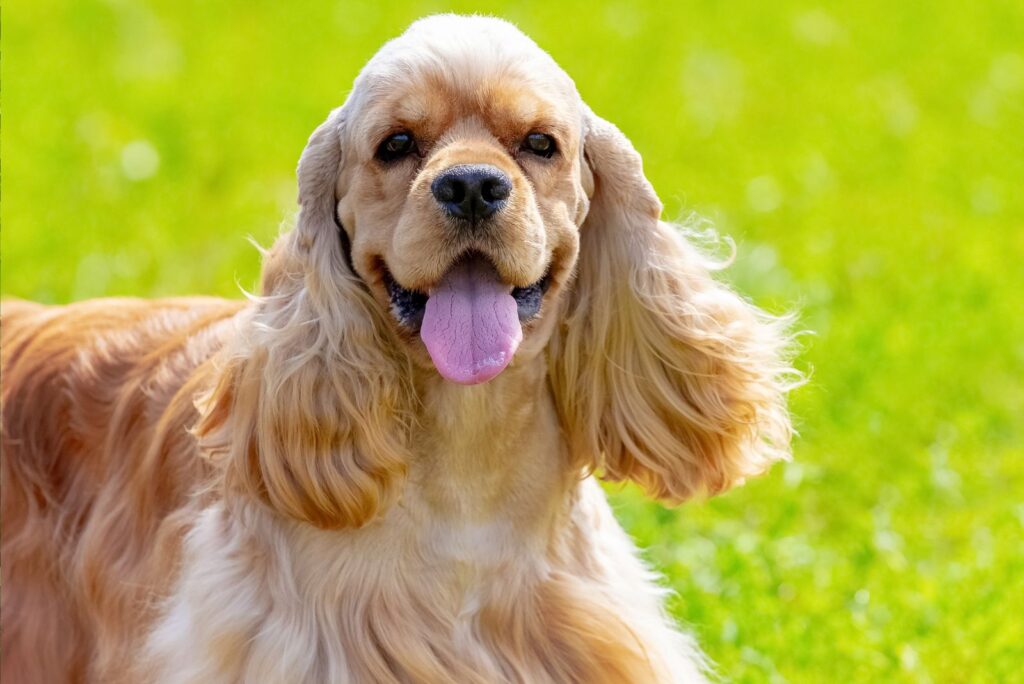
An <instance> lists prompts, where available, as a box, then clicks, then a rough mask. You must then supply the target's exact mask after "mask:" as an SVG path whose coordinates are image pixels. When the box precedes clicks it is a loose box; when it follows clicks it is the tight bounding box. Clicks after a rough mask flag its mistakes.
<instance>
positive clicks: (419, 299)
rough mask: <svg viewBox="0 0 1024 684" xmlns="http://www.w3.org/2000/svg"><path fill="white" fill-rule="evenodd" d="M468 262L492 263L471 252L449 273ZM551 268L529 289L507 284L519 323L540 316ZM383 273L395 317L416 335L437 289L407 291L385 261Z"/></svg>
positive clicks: (531, 284)
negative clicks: (514, 301)
mask: <svg viewBox="0 0 1024 684" xmlns="http://www.w3.org/2000/svg"><path fill="white" fill-rule="evenodd" d="M466 259H486V260H487V261H491V260H490V259H489V258H488V257H487V256H486V255H483V254H480V253H478V252H467V253H465V254H463V255H461V256H460V257H458V258H457V259H455V260H454V261H452V263H451V265H450V266H449V267H448V271H450V270H451V269H453V268H455V266H456V265H457V264H459V263H461V262H463V261H464V260H466ZM492 265H493V262H492ZM550 268H551V267H550V264H549V265H548V267H547V268H546V269H545V272H544V275H543V276H542V277H541V278H540V279H538V280H537V281H535V282H533V283H530V284H529V285H526V286H525V287H518V286H515V285H512V284H511V283H507V285H508V290H509V294H511V295H512V297H513V299H515V300H516V305H517V308H518V313H519V321H520V322H521V323H526V322H527V321H530V320H532V319H534V318H536V317H537V315H538V314H539V313H540V308H541V304H542V303H543V298H544V295H545V294H546V293H547V291H548V289H549V288H550V286H551V272H550ZM381 270H382V272H383V281H384V287H385V289H386V290H387V292H388V297H389V299H390V300H391V313H392V314H393V315H394V316H395V318H396V319H397V320H398V322H399V323H401V324H402V325H403V326H405V327H406V328H409V329H410V330H412V331H413V332H416V331H418V330H419V328H420V325H421V324H422V323H423V314H424V311H425V310H426V306H427V300H428V299H430V295H431V294H432V291H433V289H434V288H433V286H431V287H429V288H427V290H426V291H424V290H422V289H418V288H408V287H405V286H404V285H402V284H401V283H399V282H398V280H397V279H396V278H395V277H394V275H392V273H391V270H390V269H389V268H388V267H387V264H386V263H384V262H383V260H381ZM446 272H447V271H446Z"/></svg>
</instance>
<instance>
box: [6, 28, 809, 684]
mask: <svg viewBox="0 0 1024 684" xmlns="http://www.w3.org/2000/svg"><path fill="white" fill-rule="evenodd" d="M298 185H299V204H300V213H299V216H298V220H297V225H296V226H295V228H294V229H293V230H291V231H289V232H287V233H285V234H283V235H282V236H281V237H280V238H279V239H278V240H277V242H276V244H275V245H274V246H273V247H272V248H271V249H270V250H269V251H268V252H267V253H266V255H265V261H264V265H263V274H262V281H261V292H260V294H259V296H254V297H252V298H251V300H250V301H248V302H234V301H222V300H216V299H202V298H195V299H170V300H163V301H139V300H129V299H116V300H95V301H87V302H82V303H78V304H72V305H69V306H63V307H46V306H40V305H36V304H30V303H24V302H16V301H9V302H6V303H5V304H4V306H3V346H2V352H3V471H2V475H3V510H2V515H3V518H2V520H3V563H2V566H3V579H2V592H3V595H2V601H3V626H2V632H3V645H2V648H3V651H2V653H3V663H2V680H3V681H4V682H5V683H7V682H10V684H15V683H18V682H43V683H46V684H52V683H54V682H85V681H89V682H104V683H107V682H183V683H184V682H195V683H204V684H210V683H217V682H225V683H227V682H232V683H233V682H257V683H264V682H280V683H292V682H373V683H375V682H458V683H474V682H476V683H481V684H484V683H488V684H489V683H493V682H524V683H530V684H533V683H539V682H558V683H564V682H581V683H587V684H593V683H597V682H616V683H618V682H693V681H700V680H702V678H703V677H704V674H703V673H704V664H703V659H702V657H701V655H700V652H699V650H698V649H697V648H696V646H695V645H694V643H693V641H692V640H691V639H690V638H689V637H688V636H686V635H685V634H684V633H683V632H681V631H680V630H679V629H678V628H677V626H676V625H675V624H674V623H673V621H672V620H671V619H670V618H669V617H667V616H666V613H665V611H664V609H663V607H662V605H661V599H662V595H663V593H664V592H663V590H662V589H660V588H659V586H658V584H657V582H656V579H655V578H654V576H653V575H652V573H651V572H650V571H649V570H648V569H647V568H646V567H645V566H644V564H643V562H641V560H640V559H638V557H637V553H636V550H635V548H634V546H633V544H632V543H631V541H630V539H629V538H628V537H627V536H626V534H625V533H624V532H623V530H622V529H621V528H620V527H619V525H618V524H617V523H616V521H615V519H614V518H613V516H612V513H611V511H610V510H609V506H608V503H607V502H606V500H605V496H604V493H603V492H602V489H601V487H600V486H599V485H598V482H597V480H596V479H595V477H600V478H603V479H606V480H613V481H620V480H632V481H634V482H637V483H639V484H640V485H641V486H642V487H643V488H644V489H645V490H646V491H647V492H649V493H650V495H651V496H653V497H656V498H658V499H661V500H663V501H666V502H670V503H677V502H680V501H682V500H684V499H687V498H688V497H691V496H693V495H695V494H701V493H703V494H714V493H717V492H721V491H724V490H725V489H727V488H729V487H730V486H732V485H735V484H737V483H739V482H741V481H742V480H743V479H744V478H746V477H749V476H752V475H755V474H757V473H760V472H762V471H764V470H765V468H766V467H767V466H768V465H769V464H770V463H772V462H773V461H775V460H777V459H779V458H783V457H785V456H786V455H787V452H788V444H789V439H790V423H789V418H788V414H787V410H786V406H785V394H786V391H787V389H788V388H789V386H790V378H791V375H790V369H789V367H788V364H787V361H786V354H785V347H786V344H787V338H786V335H785V332H784V326H783V325H782V324H781V323H780V322H779V321H778V320H776V319H773V318H771V317H769V316H767V315H765V314H763V313H761V312H760V311H758V310H757V309H756V308H754V307H753V306H751V305H750V304H749V303H747V302H746V301H744V300H743V299H742V298H740V297H739V296H737V295H736V294H734V293H733V292H732V291H731V290H729V289H728V288H727V287H725V286H724V285H722V284H721V283H719V282H717V281H716V280H714V279H713V278H712V277H711V276H710V275H709V268H708V263H707V261H706V260H705V259H704V258H703V257H702V256H701V254H700V253H699V252H698V251H697V250H696V249H695V248H694V246H693V245H691V244H690V243H689V242H688V241H687V240H686V239H685V238H684V237H683V235H682V234H681V233H680V232H679V231H678V230H677V229H676V228H674V227H673V226H671V225H669V224H667V223H664V222H662V221H660V220H659V216H660V213H661V203H660V202H659V200H658V197H657V195H655V192H654V190H653V189H652V187H651V185H650V183H649V182H648V181H647V180H646V179H645V177H644V174H643V170H642V168H641V160H640V156H639V155H638V154H637V152H636V151H635V150H634V149H633V147H632V145H631V144H630V143H629V141H628V140H627V139H626V137H625V136H623V134H622V133H620V132H619V130H618V129H616V128H615V126H613V125H611V124H609V123H608V122H606V121H604V120H602V119H601V118H599V117H598V116H597V115H595V114H594V113H593V112H592V111H591V110H590V109H589V108H588V107H587V106H586V105H585V104H584V103H583V102H582V101H581V100H580V96H579V95H578V94H577V91H576V88H575V86H574V84H573V82H572V80H571V79H570V78H569V77H568V76H567V75H566V74H565V73H564V72H563V71H562V70H561V69H560V68H559V67H558V66H557V65H556V64H555V62H554V61H553V60H552V59H551V58H550V57H549V56H548V55H547V54H546V53H545V52H543V51H542V50H541V49H539V48H538V47H537V45H536V44H534V43H533V42H532V41H531V40H530V39H529V38H527V37H526V36H524V35H523V34H522V33H520V32H519V31H518V30H517V29H516V28H514V27H513V26H512V25H510V24H508V23H506V22H503V21H500V20H496V19H489V18H483V17H458V16H451V15H445V16H435V17H430V18H427V19H424V20H421V21H418V22H416V23H415V24H413V25H412V26H411V27H410V28H409V29H408V30H407V31H406V32H405V33H404V34H403V35H402V36H400V37H399V38H397V39H395V40H393V41H391V42H389V43H387V44H386V45H385V46H384V47H383V48H382V49H381V50H380V51H379V52H378V53H377V54H376V56H374V57H373V59H371V60H370V62H369V63H368V64H367V65H366V67H365V68H364V69H363V70H362V73H360V75H359V77H358V78H357V79H356V81H355V85H354V88H353V90H352V92H351V94H350V96H349V97H348V99H347V101H346V102H345V104H344V105H343V106H341V107H339V108H337V109H335V110H334V111H332V112H331V113H330V115H329V116H328V117H327V120H326V121H325V122H324V123H323V124H321V125H320V127H319V128H317V129H316V130H315V131H314V132H313V134H312V136H311V137H310V139H309V144H308V145H307V146H306V149H305V151H304V152H303V154H302V158H301V160H300V161H299V168H298Z"/></svg>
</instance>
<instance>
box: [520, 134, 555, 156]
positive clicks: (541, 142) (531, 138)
mask: <svg viewBox="0 0 1024 684" xmlns="http://www.w3.org/2000/svg"><path fill="white" fill-rule="evenodd" d="M523 149H524V150H526V151H527V152H532V153H534V154H535V155H537V156H538V157H544V158H545V159H548V158H550V157H551V155H553V154H554V153H555V139H554V138H552V137H551V136H550V135H547V134H546V133H530V134H529V135H528V136H526V138H525V139H524V140H523Z"/></svg>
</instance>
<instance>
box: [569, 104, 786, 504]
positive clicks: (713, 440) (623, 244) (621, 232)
mask: <svg viewBox="0 0 1024 684" xmlns="http://www.w3.org/2000/svg"><path fill="white" fill-rule="evenodd" d="M584 155H585V161H586V165H587V167H588V168H589V171H590V172H591V173H592V175H593V196H592V198H591V205H590V212H589V213H588V215H587V218H586V220H585V222H584V224H583V226H582V228H581V229H580V241H581V244H580V257H579V263H578V272H577V275H576V279H575V282H574V284H573V286H572V291H571V292H570V294H569V301H568V305H567V306H568V309H567V313H566V315H565V316H564V318H563V319H562V325H561V328H560V330H559V331H558V332H557V333H556V334H555V336H554V337H553V340H552V343H551V345H550V346H549V356H550V358H549V366H550V369H551V370H550V372H551V378H552V387H553V390H554V393H555V397H556V402H557V404H558V407H559V411H560V415H561V419H562V423H563V427H564V429H565V431H566V433H567V435H568V437H569V439H570V444H571V448H572V450H573V453H574V454H575V455H576V456H577V458H578V459H579V460H580V461H581V462H582V463H583V464H585V465H587V466H590V467H593V468H596V469H598V470H603V475H604V477H605V478H607V479H610V480H623V479H631V480H634V481H636V482H637V483H639V484H640V485H641V486H643V487H644V488H645V489H646V490H647V491H648V493H650V494H651V495H652V496H655V497H657V498H659V499H663V500H665V501H667V502H671V503H676V502H679V501H682V500H684V499H686V498H688V497H690V496H692V495H694V494H698V493H706V494H714V493H717V492H721V491H724V490H725V489H727V488H729V487H730V486H732V485H734V484H738V483H739V482H741V481H742V480H743V479H744V478H746V477H748V476H751V475H755V474H757V473H760V472H762V471H763V470H765V469H766V468H767V467H768V466H769V465H770V464H771V463H772V462H773V461H775V460H777V459H780V458H786V457H788V455H789V440H790V433H791V429H790V422H789V416H788V413H787V410H786V404H785V392H786V391H787V390H788V389H789V388H790V387H791V386H792V384H793V380H794V372H793V371H792V370H791V369H790V368H789V367H788V364H787V363H786V361H785V358H784V355H785V347H786V343H787V338H786V336H785V334H784V326H783V324H782V322H781V321H779V320H777V319H773V318H771V317H769V316H767V315H766V314H764V313H763V312H761V311H759V310H758V309H756V308H755V307H754V306H752V305H751V304H749V303H747V302H745V301H744V300H743V299H741V298H740V297H738V296H737V295H736V294H735V293H733V292H732V291H731V290H729V289H728V288H727V287H726V286H725V285H723V284H721V283H719V282H717V281H716V280H714V279H713V278H712V277H711V275H710V273H709V270H708V262H707V260H705V259H704V258H703V257H702V256H701V254H700V253H699V252H698V251H697V249H695V248H694V247H693V246H692V245H691V244H689V243H688V242H687V241H686V240H685V239H684V238H683V236H682V234H681V233H680V232H679V231H678V230H677V229H676V228H674V227H673V226H671V225H669V224H667V223H664V222H662V221H660V220H659V217H660V215H661V202H660V201H659V200H658V197H657V195H656V194H655V192H654V189H653V188H652V187H651V184H650V183H649V182H648V181H647V179H646V178H645V177H644V174H643V168H642V165H641V160H640V155H639V154H637V152H636V150H634V149H633V146H632V145H631V144H630V142H629V140H627V139H626V137H625V136H624V135H623V134H622V133H621V132H620V131H619V130H618V129H617V128H616V127H615V126H613V125H611V124H610V123H608V122H606V121H604V120H602V119H600V118H598V117H596V116H594V115H593V114H592V113H589V112H588V116H587V121H586V131H585V139H584ZM586 170H587V169H585V170H584V173H585V174H586Z"/></svg>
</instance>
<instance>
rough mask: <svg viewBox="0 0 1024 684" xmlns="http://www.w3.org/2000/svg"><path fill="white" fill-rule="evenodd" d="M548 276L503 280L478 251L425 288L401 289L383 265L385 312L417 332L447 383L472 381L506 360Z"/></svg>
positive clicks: (534, 314)
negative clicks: (518, 282) (516, 283)
mask: <svg viewBox="0 0 1024 684" xmlns="http://www.w3.org/2000/svg"><path fill="white" fill-rule="evenodd" d="M550 282H551V279H550V277H549V276H547V275H545V276H544V277H543V278H541V279H540V280H538V281H537V282H535V283H533V284H531V285H528V286H526V287H513V286H512V285H509V284H508V283H505V282H504V281H503V280H502V279H501V276H500V275H499V274H498V270H497V269H496V268H495V267H494V265H493V264H492V263H491V261H490V260H489V259H487V258H486V257H484V256H483V255H480V254H476V253H472V254H467V255H464V256H463V257H462V258H460V259H458V260H457V261H456V262H455V263H454V264H453V265H452V267H451V268H450V269H448V272H447V273H445V275H444V276H443V277H442V278H441V280H440V281H439V282H438V283H437V284H435V285H434V286H433V287H432V288H430V291H429V292H422V291H418V290H411V289H408V288H405V287H402V286H401V285H400V284H399V283H398V282H397V281H396V280H395V279H394V278H393V277H392V276H391V273H390V272H389V271H388V270H387V269H386V268H385V269H384V284H385V286H386V288H387V291H388V296H389V297H390V299H391V312H392V314H393V315H394V317H395V318H396V319H397V320H398V323H399V324H400V325H402V326H403V327H405V328H406V329H407V330H410V331H411V332H418V333H419V335H420V338H421V339H422V340H423V343H424V345H425V346H426V348H427V352H428V353H429V354H430V358H431V359H432V360H433V362H434V366H435V367H436V368H437V371H438V372H439V373H440V374H441V375H442V376H444V377H445V378H447V379H448V380H451V381H452V382H457V383H459V384H463V385H475V384H478V383H481V382H486V381H488V380H490V379H491V378H493V377H495V376H496V375H498V374H499V373H501V371H503V370H504V369H505V368H506V366H508V364H509V363H510V362H511V361H512V357H513V356H514V355H515V352H516V349H517V348H518V347H519V343H520V342H521V341H522V339H523V328H522V326H523V324H524V323H527V322H529V321H531V320H533V319H534V318H536V317H537V316H538V315H539V314H540V310H541V304H542V303H543V299H544V293H545V292H547V290H548V287H549V285H550Z"/></svg>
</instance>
